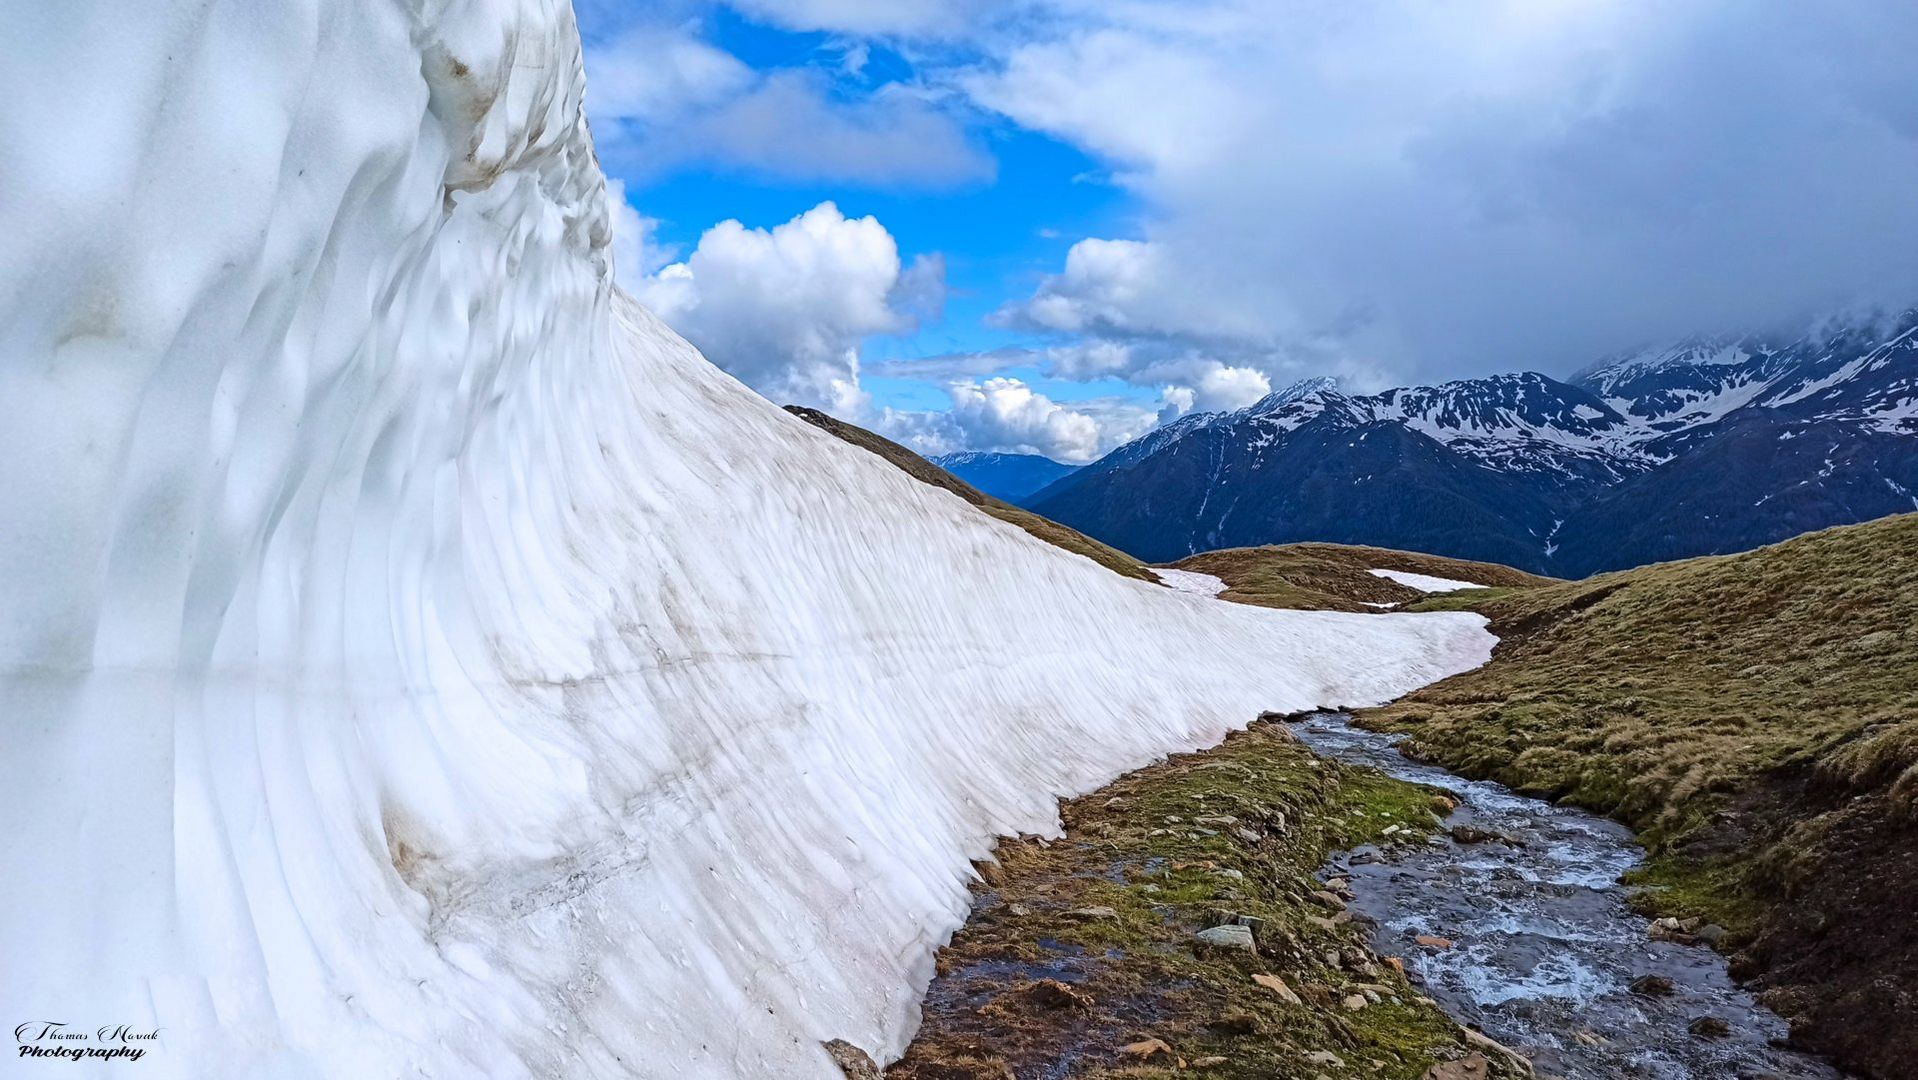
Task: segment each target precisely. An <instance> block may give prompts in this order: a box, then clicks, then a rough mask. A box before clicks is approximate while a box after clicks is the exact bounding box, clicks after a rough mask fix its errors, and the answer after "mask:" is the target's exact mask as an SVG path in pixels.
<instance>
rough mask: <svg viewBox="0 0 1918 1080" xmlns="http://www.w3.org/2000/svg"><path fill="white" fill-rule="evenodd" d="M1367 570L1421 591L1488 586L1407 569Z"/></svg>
mask: <svg viewBox="0 0 1918 1080" xmlns="http://www.w3.org/2000/svg"><path fill="white" fill-rule="evenodd" d="M1367 572H1368V573H1370V574H1371V575H1372V576H1373V577H1382V578H1385V579H1387V580H1388V581H1396V582H1398V583H1399V584H1400V585H1404V586H1405V587H1407V588H1411V589H1417V590H1418V591H1420V592H1429V593H1447V592H1458V591H1459V590H1460V589H1483V588H1486V586H1484V585H1480V584H1478V583H1477V582H1473V581H1459V580H1458V579H1456V578H1442V577H1433V576H1432V575H1430V574H1414V573H1410V572H1408V571H1405V570H1371V571H1367Z"/></svg>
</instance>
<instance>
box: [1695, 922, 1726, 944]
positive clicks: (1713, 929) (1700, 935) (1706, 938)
mask: <svg viewBox="0 0 1918 1080" xmlns="http://www.w3.org/2000/svg"><path fill="white" fill-rule="evenodd" d="M1730 933H1731V931H1730V930H1727V929H1725V928H1724V927H1722V926H1720V925H1718V924H1717V923H1706V924H1705V925H1704V926H1701V927H1699V928H1698V932H1697V933H1696V934H1694V935H1693V936H1694V937H1696V938H1697V939H1698V940H1700V941H1702V942H1704V943H1705V944H1707V945H1710V946H1711V947H1712V948H1714V949H1715V948H1717V947H1718V943H1719V942H1721V941H1724V940H1725V936H1726V935H1728V934H1730Z"/></svg>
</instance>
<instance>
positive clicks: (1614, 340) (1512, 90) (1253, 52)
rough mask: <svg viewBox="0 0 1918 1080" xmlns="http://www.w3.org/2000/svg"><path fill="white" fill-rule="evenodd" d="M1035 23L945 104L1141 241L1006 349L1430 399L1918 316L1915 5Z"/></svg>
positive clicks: (1117, 245) (1100, 9)
mask: <svg viewBox="0 0 1918 1080" xmlns="http://www.w3.org/2000/svg"><path fill="white" fill-rule="evenodd" d="M1035 3H1036V4H1037V5H1038V6H1039V7H1041V8H1043V9H1044V10H1045V12H1046V13H1047V17H1045V18H1031V19H1027V20H1024V21H1023V22H1021V23H1019V24H1017V26H1016V27H1014V28H1013V31H1014V32H1006V31H1005V29H1004V28H1003V27H1002V28H1001V30H1000V31H999V32H989V29H982V30H981V31H980V36H979V38H978V40H979V41H981V42H983V43H984V44H983V45H982V46H981V50H982V52H983V55H984V56H985V59H984V60H983V61H981V62H977V63H973V64H971V65H970V66H968V67H966V68H964V69H963V70H954V71H950V72H948V76H947V77H948V78H949V79H950V81H951V83H952V85H954V86H957V87H959V88H961V89H962V90H963V91H964V92H966V93H968V94H969V95H971V96H972V98H973V100H975V101H976V102H977V103H979V104H980V105H981V106H983V107H986V108H989V109H992V110H996V111H998V112H1000V113H1002V114H1003V115H1005V116H1007V117H1009V118H1011V119H1012V120H1013V121H1015V122H1017V123H1018V124H1020V125H1022V126H1025V127H1028V128H1031V129H1034V130H1038V131H1043V132H1047V133H1050V134H1053V135H1055V136H1057V137H1059V138H1061V139H1064V140H1066V141H1069V142H1071V143H1073V144H1075V145H1077V146H1079V147H1080V148H1082V149H1084V150H1086V151H1087V152H1089V153H1091V154H1093V155H1094V156H1096V157H1097V158H1099V159H1101V160H1102V161H1103V162H1104V163H1105V164H1106V165H1107V166H1108V167H1109V168H1110V169H1111V170H1112V175H1113V177H1114V179H1115V180H1116V182H1117V183H1119V184H1120V185H1122V186H1123V187H1125V188H1126V189H1128V190H1129V191H1131V192H1132V193H1134V194H1135V195H1136V196H1137V197H1138V198H1139V199H1140V201H1141V202H1142V204H1143V205H1144V206H1145V207H1146V208H1147V214H1146V216H1145V218H1144V220H1143V221H1142V222H1141V228H1140V233H1139V237H1138V239H1136V240H1117V241H1114V240H1101V241H1086V242H1082V243H1081V244H1080V245H1075V247H1074V248H1073V250H1072V252H1071V254H1070V255H1069V256H1068V258H1067V262H1066V265H1065V267H1064V268H1063V269H1062V270H1061V271H1060V272H1059V273H1057V274H1056V275H1054V276H1053V277H1052V278H1049V279H1048V280H1047V281H1046V282H1045V283H1044V284H1042V285H1041V287H1040V288H1039V289H1038V290H1037V291H1036V292H1035V293H1034V294H1033V295H1032V296H1031V297H1029V298H1027V299H1026V300H1024V301H1022V302H1020V303H1017V304H1015V305H1012V306H1009V307H1008V308H1007V309H1006V311H1005V315H1004V318H1005V319H1007V320H1010V321H1014V322H1016V323H1017V324H1018V325H1024V326H1028V327H1032V328H1043V329H1049V330H1052V331H1055V332H1073V333H1093V334H1097V335H1103V336H1107V337H1111V338H1114V339H1117V340H1128V341H1130V340H1134V339H1139V338H1145V339H1158V340H1177V341H1183V342H1192V341H1206V342H1211V343H1213V344H1215V345H1225V344H1230V343H1236V344H1237V346H1238V347H1239V348H1241V349H1242V350H1244V351H1246V352H1248V353H1249V352H1252V351H1258V350H1264V351H1267V352H1275V353H1280V354H1285V353H1290V352H1291V351H1293V350H1298V349H1305V350H1307V351H1309V352H1310V353H1311V354H1313V355H1316V356H1320V357H1323V358H1328V359H1330V360H1331V361H1333V362H1335V363H1344V364H1350V365H1354V366H1358V367H1365V368H1371V369H1379V368H1381V367H1383V368H1388V369H1397V370H1398V371H1399V372H1400V373H1401V374H1404V375H1413V376H1426V377H1437V376H1451V375H1456V374H1461V373H1479V372H1483V371H1486V370H1492V369H1500V368H1511V367H1519V366H1539V365H1557V366H1558V367H1559V368H1560V369H1561V370H1562V369H1563V368H1565V367H1569V366H1571V365H1572V364H1575V363H1577V362H1580V361H1582V360H1586V359H1589V358H1590V357H1591V356H1593V355H1595V354H1597V353H1602V352H1604V351H1607V350H1609V349H1612V348H1616V347H1620V346H1623V345H1626V344H1629V343H1631V342H1632V341H1634V340H1637V339H1640V338H1647V337H1658V336H1662V335H1666V334H1672V333H1682V332H1688V331H1691V330H1695V329H1712V328H1716V327H1718V326H1721V325H1752V324H1758V325H1763V324H1764V323H1766V322H1768V321H1770V320H1773V319H1777V318H1781V317H1789V316H1790V315H1792V314H1794V313H1796V312H1799V311H1803V310H1806V309H1817V308H1821V307H1827V306H1833V305H1836V304H1840V303H1844V302H1846V301H1849V300H1852V299H1862V300H1874V299H1875V300H1883V301H1889V302H1908V301H1909V300H1910V298H1911V297H1912V296H1914V295H1918V248H1913V246H1912V245H1911V244H1909V243H1908V242H1907V238H1908V237H1910V236H1912V235H1914V234H1918V195H1914V192H1918V105H1914V102H1918V65H1913V64H1911V63H1910V47H1911V44H1912V43H1913V42H1915V41H1918V7H1912V6H1910V5H1888V4H1880V5H1859V6H1852V7H1841V8H1839V9H1833V10H1831V11H1827V10H1825V9H1823V8H1820V9H1818V10H1816V11H1814V10H1812V9H1810V8H1807V7H1804V6H1802V5H1794V4H1788V3H1750V2H1748V0H1699V2H1697V3H1685V4H1617V3H1609V2H1598V0H1571V2H1564V3H1544V4H1542V3H1536V2H1532V0H1476V2H1468V3H1463V4H1448V5H1424V6H1415V7H1411V8H1407V7H1406V6H1404V5H1402V4H1397V3H1391V2H1387V0H1353V2H1351V3H1347V4H1339V5H1335V6H1333V7H1327V6H1324V5H1320V4H1315V3H1304V2H1273V0H1191V2H1188V3H1181V4H1143V3H1129V2H1125V0H1116V2H1113V3H1109V4H1099V5H1092V4H1089V3H1085V2H1082V0H1035ZM1168 88H1176V92H1169V89H1168ZM1240 361H1241V358H1238V357H1234V358H1233V362H1234V363H1238V362H1240Z"/></svg>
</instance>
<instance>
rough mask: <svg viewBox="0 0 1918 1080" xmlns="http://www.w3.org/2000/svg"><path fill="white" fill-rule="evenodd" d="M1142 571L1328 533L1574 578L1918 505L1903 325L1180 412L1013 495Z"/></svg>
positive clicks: (1917, 340) (1725, 342) (1911, 332)
mask: <svg viewBox="0 0 1918 1080" xmlns="http://www.w3.org/2000/svg"><path fill="white" fill-rule="evenodd" d="M1016 501H1020V502H1022V504H1023V505H1025V506H1027V507H1028V508H1030V509H1032V510H1034V511H1036V512H1038V513H1040V514H1043V515H1045V516H1047V517H1050V518H1053V519H1054V520H1057V521H1059V522H1061V523H1063V524H1066V525H1070V526H1072V527H1073V528H1076V529H1079V530H1080V531H1082V532H1085V533H1087V534H1088V535H1091V536H1093V537H1096V538H1098V539H1100V540H1102V541H1104V542H1106V543H1109V544H1112V545H1114V546H1116V547H1119V548H1121V549H1123V550H1125V551H1128V552H1130V553H1132V554H1134V555H1136V556H1138V557H1140V558H1142V559H1147V560H1150V561H1155V562H1156V561H1170V560H1174V559H1178V558H1181V557H1183V556H1186V555H1190V554H1192V553H1194V552H1199V551H1206V550H1211V549H1215V548H1223V547H1244V546H1252V545H1257V544H1269V543H1287V542H1294V541H1305V540H1323V541H1333V542H1340V543H1353V544H1371V545H1377V546H1383V547H1394V548H1405V549H1411V550H1417V551H1427V552H1431V553H1433V554H1438V555H1448V556H1454V557H1458V558H1468V559H1481V560H1487V561H1493V562H1502V563H1506V564H1508V565H1511V566H1517V567H1521V568H1523V569H1526V570H1530V571H1534V572H1538V573H1547V574H1555V575H1560V576H1571V577H1579V576H1584V575H1586V574H1591V573H1596V572H1599V571H1605V570H1612V569H1619V568H1622V567H1627V566H1635V565H1640V564H1643V563H1648V562H1657V561H1664V560H1669V559H1676V558H1686V557H1690V556H1693V555H1705V554H1716V553H1725V552H1733V551H1742V550H1746V549H1749V548H1752V547H1757V546H1759V545H1761V544H1766V543H1771V542H1773V541H1777V540H1781V539H1784V538H1786V537H1789V536H1793V535H1796V534H1798V533H1801V532H1805V531H1807V530H1811V529H1817V528H1823V527H1826V526H1829V525H1838V524H1847V523H1851V522H1857V521H1863V520H1867V519H1870V518H1875V517H1881V516H1883V515H1886V514H1892V513H1899V512H1905V511H1910V510H1913V509H1918V309H1911V310H1907V311H1904V312H1903V313H1901V314H1899V315H1896V316H1891V317H1873V318H1869V319H1866V318H1859V319H1853V320H1849V321H1832V322H1828V323H1826V324H1825V325H1824V326H1822V327H1821V328H1820V329H1819V330H1818V331H1817V332H1813V333H1805V334H1799V335H1776V334H1745V335H1727V336H1719V337H1695V338H1690V339H1686V340H1684V341H1680V342H1677V343H1675V344H1670V345H1666V346H1662V347H1659V348H1654V349H1648V350H1644V351H1640V352H1635V353H1631V354H1626V355H1620V356H1614V357H1609V358H1607V359H1605V360H1603V361H1601V362H1599V363H1598V364H1595V365H1593V366H1591V367H1589V368H1587V369H1586V370H1584V371H1582V372H1580V373H1578V374H1576V375H1574V376H1572V377H1571V378H1570V379H1569V380H1566V381H1561V380H1558V379H1554V378H1551V377H1549V376H1546V375H1542V374H1539V373H1537V372H1522V373H1516V374H1502V375H1493V376H1489V377H1485V378H1477V379H1465V380H1460V381H1456V382H1449V383H1444V384H1442V385H1438V386H1429V387H1413V388H1408V389H1394V390H1387V391H1384V392H1382V393H1378V394H1367V395H1353V394H1347V393H1344V392H1343V391H1341V390H1340V389H1339V387H1338V386H1337V384H1336V383H1334V382H1332V381H1331V380H1328V379H1314V380H1308V381H1306V382H1302V383H1299V384H1296V385H1294V386H1291V387H1288V388H1286V389H1284V390H1282V391H1279V392H1277V393H1274V394H1271V395H1268V396H1267V397H1265V398H1263V399H1261V400H1260V401H1258V402H1256V403H1254V404H1252V405H1251V406H1249V407H1247V408H1244V409H1239V410H1237V411H1234V412H1225V413H1203V414H1195V415H1188V416H1185V417H1182V418H1180V419H1178V420H1176V421H1174V422H1173V423H1171V424H1168V425H1166V426H1164V427H1161V428H1159V429H1157V430H1155V431H1153V432H1151V433H1150V434H1148V435H1146V436H1144V437H1143V438H1140V439H1138V440H1136V441H1134V442H1132V443H1128V444H1126V445H1125V446H1122V447H1120V448H1118V449H1117V450H1114V451H1113V452H1112V453H1110V454H1108V455H1106V456H1105V457H1103V458H1101V459H1100V460H1098V461H1096V462H1094V463H1092V464H1091V465H1088V466H1085V467H1084V468H1081V469H1078V470H1076V471H1074V472H1072V473H1070V474H1068V475H1066V476H1063V477H1062V478H1060V479H1058V480H1056V481H1054V482H1052V483H1051V484H1049V485H1048V486H1046V487H1045V488H1043V489H1042V490H1040V491H1038V492H1036V493H1034V494H1032V495H1030V496H1028V497H1026V498H1024V499H1022V500H1016Z"/></svg>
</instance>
